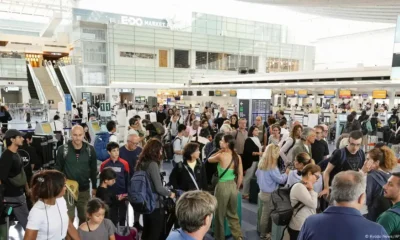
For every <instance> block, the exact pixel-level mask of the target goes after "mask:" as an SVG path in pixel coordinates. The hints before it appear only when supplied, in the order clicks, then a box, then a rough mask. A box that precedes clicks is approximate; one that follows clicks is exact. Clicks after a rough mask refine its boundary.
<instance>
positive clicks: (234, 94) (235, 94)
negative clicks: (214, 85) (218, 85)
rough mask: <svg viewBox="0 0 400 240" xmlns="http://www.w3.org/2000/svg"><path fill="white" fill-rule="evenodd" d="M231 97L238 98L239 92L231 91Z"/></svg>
mask: <svg viewBox="0 0 400 240" xmlns="http://www.w3.org/2000/svg"><path fill="white" fill-rule="evenodd" d="M229 96H231V97H236V96H237V91H236V90H230V91H229Z"/></svg>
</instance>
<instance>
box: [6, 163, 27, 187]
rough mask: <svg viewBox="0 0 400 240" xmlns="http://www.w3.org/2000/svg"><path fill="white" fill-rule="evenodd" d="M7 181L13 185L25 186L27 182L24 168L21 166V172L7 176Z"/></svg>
mask: <svg viewBox="0 0 400 240" xmlns="http://www.w3.org/2000/svg"><path fill="white" fill-rule="evenodd" d="M8 181H9V182H10V183H11V184H12V185H13V186H14V187H23V186H25V184H26V183H27V179H26V174H25V170H24V168H23V167H22V168H21V172H20V173H19V174H17V175H16V176H14V177H11V178H8Z"/></svg>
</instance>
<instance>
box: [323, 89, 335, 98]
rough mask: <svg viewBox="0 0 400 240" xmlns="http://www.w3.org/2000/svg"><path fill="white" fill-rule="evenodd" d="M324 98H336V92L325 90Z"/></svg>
mask: <svg viewBox="0 0 400 240" xmlns="http://www.w3.org/2000/svg"><path fill="white" fill-rule="evenodd" d="M324 97H325V98H335V97H336V95H335V91H334V90H325V91H324Z"/></svg>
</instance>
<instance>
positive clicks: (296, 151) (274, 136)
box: [0, 106, 400, 240]
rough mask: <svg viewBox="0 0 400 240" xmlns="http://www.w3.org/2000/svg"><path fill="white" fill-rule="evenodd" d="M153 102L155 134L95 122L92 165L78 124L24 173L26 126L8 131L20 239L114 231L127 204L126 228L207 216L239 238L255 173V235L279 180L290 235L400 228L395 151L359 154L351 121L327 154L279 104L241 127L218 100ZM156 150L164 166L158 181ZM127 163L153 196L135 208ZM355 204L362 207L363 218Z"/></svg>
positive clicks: (6, 187) (187, 229) (186, 229)
mask: <svg viewBox="0 0 400 240" xmlns="http://www.w3.org/2000/svg"><path fill="white" fill-rule="evenodd" d="M155 110H156V112H157V122H158V123H160V124H162V125H163V126H164V127H165V128H166V134H165V135H164V136H160V137H156V138H152V137H149V136H146V134H147V133H146V127H144V126H143V125H142V121H141V119H140V117H139V116H135V117H133V118H132V119H130V120H129V125H130V126H129V130H128V136H127V137H126V144H124V145H123V146H120V145H119V144H118V143H117V140H116V137H115V134H114V133H115V132H116V129H117V127H116V123H115V122H113V121H110V122H108V123H107V130H108V132H109V142H108V144H107V145H106V149H105V150H106V151H107V154H108V158H107V159H106V160H104V161H103V162H102V163H101V165H100V167H98V160H99V159H98V155H99V154H100V153H99V151H97V150H96V149H95V147H94V146H92V145H91V144H90V141H88V139H87V136H86V134H85V129H84V127H82V126H80V125H75V126H74V127H73V128H72V130H71V140H69V141H67V142H66V143H64V144H61V145H60V146H59V148H58V151H57V157H56V165H55V169H54V170H44V171H39V172H36V173H28V172H25V170H24V169H25V166H24V164H23V162H22V160H21V157H20V156H19V154H18V152H17V151H18V149H19V148H23V147H24V138H26V139H29V136H25V135H24V134H23V133H21V132H19V131H17V130H15V129H9V130H8V131H7V132H6V133H5V136H4V139H5V141H6V146H7V148H6V150H5V151H4V152H3V153H2V155H1V157H0V181H1V182H0V187H1V189H2V191H3V195H4V199H5V200H6V201H8V202H14V203H15V202H16V203H19V206H16V207H15V208H14V209H13V214H14V216H15V218H16V220H17V221H18V224H20V225H21V226H22V227H23V228H24V230H25V236H24V239H26V240H31V239H64V238H66V239H89V240H90V239H96V240H100V239H115V236H116V235H118V234H120V232H119V228H117V227H118V226H126V225H127V224H128V219H127V215H128V214H127V212H128V208H129V207H130V206H132V207H133V209H134V222H133V226H132V227H134V228H135V229H137V230H138V231H139V232H140V233H141V239H143V240H158V239H169V240H175V239H199V240H200V239H203V238H204V236H205V235H206V233H207V232H209V228H210V226H211V225H213V226H214V227H213V235H214V238H215V239H217V240H221V239H225V237H226V232H227V229H226V226H228V228H229V231H230V234H231V235H232V236H233V238H234V239H244V234H243V233H242V231H241V217H240V215H241V214H240V213H241V208H240V206H241V204H239V203H240V202H241V201H246V199H248V200H250V199H251V198H252V197H253V196H251V194H250V193H251V192H252V190H253V188H254V185H253V184H252V179H254V178H255V177H256V179H257V181H256V182H257V185H258V187H259V192H258V195H257V196H256V198H257V199H258V201H259V204H258V206H259V212H260V214H259V217H258V219H257V221H258V225H259V234H260V238H261V239H271V237H272V229H273V226H274V225H276V224H277V223H275V222H274V221H273V220H272V215H273V214H276V206H274V205H273V204H272V199H273V196H274V194H275V193H276V191H277V189H280V188H282V187H285V186H286V187H290V204H291V206H292V208H293V215H292V216H291V218H290V222H288V226H287V229H288V233H289V235H290V239H291V240H292V239H309V240H311V239H365V236H382V238H383V237H389V236H390V237H392V238H393V237H396V236H397V237H399V238H400V224H399V223H400V173H393V169H394V168H395V167H396V166H397V158H396V156H395V154H394V153H393V151H392V150H391V149H390V148H389V147H387V146H385V145H384V144H378V145H377V146H376V147H375V148H374V149H371V150H369V151H368V152H364V150H363V144H362V141H363V137H364V135H365V134H363V132H362V131H359V130H358V129H356V130H353V129H352V131H350V132H348V133H347V135H346V136H345V137H343V138H345V139H347V140H346V141H347V143H346V144H345V145H344V146H343V147H340V148H337V149H336V150H335V151H334V152H333V153H330V152H329V148H328V143H327V141H326V138H327V135H328V132H329V131H328V130H329V129H328V127H327V126H326V125H318V126H315V127H313V128H311V127H304V126H302V125H301V124H300V123H299V122H293V123H292V124H291V127H290V128H289V127H288V121H287V119H286V118H285V117H284V114H283V112H282V111H278V112H277V113H276V114H274V115H271V116H270V117H269V118H268V119H262V117H261V116H258V117H256V118H255V120H254V124H253V125H250V126H249V124H248V122H247V119H246V118H239V117H238V116H237V115H236V114H232V115H231V116H230V117H229V118H228V113H227V111H226V110H225V109H223V108H221V109H220V111H219V114H218V115H217V116H214V114H213V111H212V109H211V108H205V109H204V111H203V112H202V113H201V114H199V115H200V116H198V115H196V114H195V113H194V112H189V113H188V116H187V117H186V118H185V119H183V117H182V116H181V112H180V111H179V110H178V109H176V108H169V109H164V107H163V106H159V108H158V109H155ZM349 116H351V115H349ZM248 126H249V128H248ZM25 142H26V143H25V144H27V145H28V146H29V140H25ZM167 148H171V149H172V152H173V156H172V157H171V159H168V157H166V154H165V152H166V150H167ZM31 150H32V149H31ZM163 160H165V161H171V162H172V165H173V169H172V172H171V174H170V175H169V179H168V181H167V182H168V183H167V184H164V181H165V179H163V175H162V171H161V169H162V167H163ZM31 164H34V162H33V163H31ZM164 164H168V163H164ZM138 172H145V173H146V176H147V177H148V180H149V182H150V185H149V191H150V192H151V194H152V199H154V203H153V205H152V209H151V211H148V212H144V211H139V210H138V209H139V208H138V206H137V203H136V201H135V200H132V198H130V196H129V193H130V191H132V190H131V189H132V184H134V182H132V180H133V179H134V178H135V176H136V175H135V174H136V173H138ZM98 178H99V179H100V180H99V181H98ZM178 190H179V191H178ZM182 192H183V194H178V193H182ZM179 195H180V196H179ZM166 199H175V200H176V206H175V213H174V214H173V215H174V216H175V217H176V218H177V221H176V222H175V230H173V231H171V232H170V231H169V229H167V231H166V227H165V222H166V221H167V217H166V212H167V208H168V206H167V204H166ZM136 200H137V199H136ZM29 202H32V204H28V203H29ZM364 205H366V207H367V209H368V212H367V214H365V215H364V216H363V215H362V214H361V209H362V208H363V206H364ZM75 213H77V216H75ZM75 217H77V218H78V220H79V225H78V227H77V228H76V227H75V226H74V225H73V222H74V220H75ZM141 217H142V223H143V226H142V225H141V224H140V218H141ZM226 221H227V223H228V224H227V225H226ZM336 225H337V226H338V227H337V228H336V227H333V226H336ZM338 229H339V230H338ZM168 235H169V236H168ZM370 238H372V237H370Z"/></svg>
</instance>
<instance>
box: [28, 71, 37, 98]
mask: <svg viewBox="0 0 400 240" xmlns="http://www.w3.org/2000/svg"><path fill="white" fill-rule="evenodd" d="M26 72H27V73H28V90H29V94H30V95H31V98H32V99H37V100H39V95H38V93H37V91H36V88H35V84H34V83H33V79H32V74H31V71H29V67H28V66H26Z"/></svg>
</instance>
